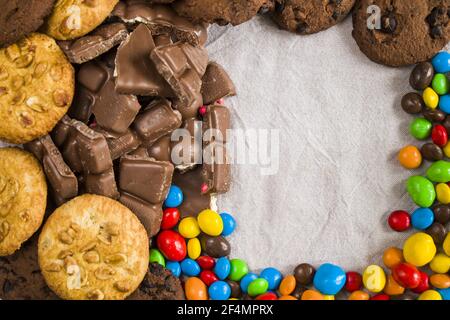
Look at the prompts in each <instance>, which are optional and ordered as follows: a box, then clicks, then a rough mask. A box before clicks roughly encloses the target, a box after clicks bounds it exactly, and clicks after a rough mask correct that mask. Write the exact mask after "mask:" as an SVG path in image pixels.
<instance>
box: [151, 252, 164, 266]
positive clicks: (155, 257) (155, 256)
mask: <svg viewBox="0 0 450 320" xmlns="http://www.w3.org/2000/svg"><path fill="white" fill-rule="evenodd" d="M150 262H156V263H159V264H160V265H162V266H163V267H165V266H166V260H165V259H164V257H163V255H162V254H161V252H160V251H159V250H158V249H150Z"/></svg>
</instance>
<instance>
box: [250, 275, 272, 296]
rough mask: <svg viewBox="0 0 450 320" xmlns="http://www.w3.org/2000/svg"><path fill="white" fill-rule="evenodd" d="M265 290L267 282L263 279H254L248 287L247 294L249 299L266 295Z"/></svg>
mask: <svg viewBox="0 0 450 320" xmlns="http://www.w3.org/2000/svg"><path fill="white" fill-rule="evenodd" d="M267 289H269V282H267V280H266V279H263V278H256V279H255V280H253V281H252V282H250V284H249V285H248V289H247V292H248V294H249V295H250V296H251V297H256V296H259V295H260V294H263V293H266V291H267Z"/></svg>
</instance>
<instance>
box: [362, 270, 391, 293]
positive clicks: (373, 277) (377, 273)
mask: <svg viewBox="0 0 450 320" xmlns="http://www.w3.org/2000/svg"><path fill="white" fill-rule="evenodd" d="M363 283H364V287H365V288H366V289H367V290H369V291H370V292H375V293H378V292H381V291H382V290H383V289H384V286H385V285H386V274H385V273H384V270H383V268H381V267H380V266H377V265H371V266H368V267H367V268H366V270H364V272H363Z"/></svg>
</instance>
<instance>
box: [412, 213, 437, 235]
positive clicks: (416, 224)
mask: <svg viewBox="0 0 450 320" xmlns="http://www.w3.org/2000/svg"><path fill="white" fill-rule="evenodd" d="M433 222H434V214H433V211H432V210H431V209H429V208H418V209H416V210H414V212H413V213H412V215H411V224H412V226H413V228H415V229H418V230H425V229H426V228H428V227H429V226H431V225H432V224H433Z"/></svg>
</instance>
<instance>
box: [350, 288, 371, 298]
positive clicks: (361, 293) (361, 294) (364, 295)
mask: <svg viewBox="0 0 450 320" xmlns="http://www.w3.org/2000/svg"><path fill="white" fill-rule="evenodd" d="M369 299H370V296H369V294H368V293H367V292H364V291H362V290H356V291H353V292H352V293H351V294H350V295H349V296H348V300H369Z"/></svg>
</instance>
